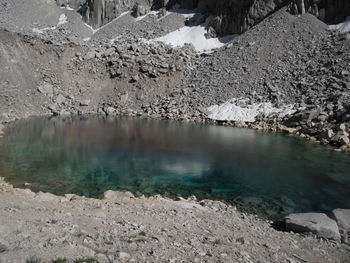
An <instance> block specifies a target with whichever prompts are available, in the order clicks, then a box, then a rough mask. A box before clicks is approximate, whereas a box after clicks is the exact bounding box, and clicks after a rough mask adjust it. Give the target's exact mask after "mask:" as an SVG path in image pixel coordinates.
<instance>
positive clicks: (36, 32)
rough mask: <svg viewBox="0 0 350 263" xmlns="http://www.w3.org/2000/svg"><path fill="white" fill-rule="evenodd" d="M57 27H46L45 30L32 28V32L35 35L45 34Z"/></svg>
mask: <svg viewBox="0 0 350 263" xmlns="http://www.w3.org/2000/svg"><path fill="white" fill-rule="evenodd" d="M55 29H56V27H54V26H52V27H45V28H42V29H39V28H32V31H33V33H35V34H42V33H44V32H45V31H49V30H55Z"/></svg>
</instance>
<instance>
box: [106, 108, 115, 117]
mask: <svg viewBox="0 0 350 263" xmlns="http://www.w3.org/2000/svg"><path fill="white" fill-rule="evenodd" d="M104 111H105V113H106V114H107V116H113V115H116V113H117V110H116V109H115V108H113V107H107V109H105V110H104Z"/></svg>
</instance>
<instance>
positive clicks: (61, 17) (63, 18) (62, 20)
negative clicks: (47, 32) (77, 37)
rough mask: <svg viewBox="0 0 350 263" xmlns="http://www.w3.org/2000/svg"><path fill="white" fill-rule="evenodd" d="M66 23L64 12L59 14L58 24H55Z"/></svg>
mask: <svg viewBox="0 0 350 263" xmlns="http://www.w3.org/2000/svg"><path fill="white" fill-rule="evenodd" d="M66 23H68V18H67V16H66V15H65V14H62V15H60V18H59V19H58V24H57V26H60V25H64V24H66Z"/></svg>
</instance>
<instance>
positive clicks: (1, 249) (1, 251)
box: [0, 243, 8, 253]
mask: <svg viewBox="0 0 350 263" xmlns="http://www.w3.org/2000/svg"><path fill="white" fill-rule="evenodd" d="M6 251H8V248H7V246H5V245H4V244H1V243H0V253H3V252H6Z"/></svg>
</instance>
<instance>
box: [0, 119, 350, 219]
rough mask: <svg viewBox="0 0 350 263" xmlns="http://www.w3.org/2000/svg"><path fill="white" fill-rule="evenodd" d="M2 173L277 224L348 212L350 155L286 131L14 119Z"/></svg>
mask: <svg viewBox="0 0 350 263" xmlns="http://www.w3.org/2000/svg"><path fill="white" fill-rule="evenodd" d="M0 176H1V177H4V178H5V180H6V181H8V182H9V183H11V184H13V185H14V186H15V187H24V185H25V183H27V185H29V187H30V188H31V189H32V190H33V191H36V192H37V191H43V192H50V193H54V194H57V195H64V194H67V193H74V194H78V195H83V196H86V197H94V198H101V197H103V193H104V192H105V191H107V190H118V191H131V192H133V193H134V194H135V195H136V196H141V195H146V196H151V195H156V194H161V195H163V196H167V197H171V198H177V197H180V196H181V197H184V198H187V197H189V196H192V195H194V196H196V197H197V199H199V200H201V199H213V200H223V201H225V202H228V203H231V204H234V205H236V206H237V207H238V208H240V209H242V210H246V211H250V212H254V213H258V214H260V215H262V216H266V217H268V218H272V219H273V218H281V217H282V216H283V215H286V214H289V213H293V212H311V211H315V212H329V211H331V210H333V209H335V208H350V156H349V154H345V153H341V152H335V151H333V150H331V149H329V148H328V147H325V146H321V145H318V144H315V143H311V142H308V141H306V140H304V139H300V138H296V137H293V136H287V135H283V134H274V133H264V132H258V131H254V130H250V129H242V128H233V127H224V126H217V125H204V124H195V123H181V122H175V121H160V120H147V119H138V118H124V117H120V118H113V119H109V118H106V117H98V116H69V117H32V118H29V119H26V120H20V121H16V122H14V123H12V124H11V125H9V126H8V127H7V128H6V129H5V134H4V136H3V137H2V138H0Z"/></svg>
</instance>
